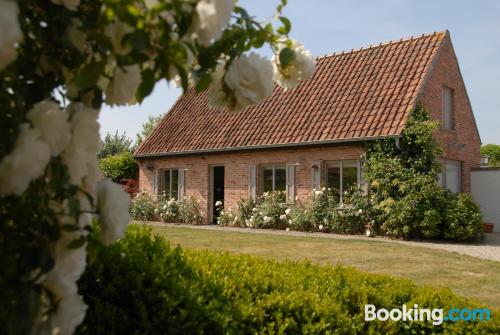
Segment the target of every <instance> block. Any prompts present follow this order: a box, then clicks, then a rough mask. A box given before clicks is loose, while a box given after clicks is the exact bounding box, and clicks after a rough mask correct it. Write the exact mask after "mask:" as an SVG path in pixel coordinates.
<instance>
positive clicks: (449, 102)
mask: <svg viewBox="0 0 500 335" xmlns="http://www.w3.org/2000/svg"><path fill="white" fill-rule="evenodd" d="M453 121H454V120H453V90H452V89H451V88H449V87H443V128H444V129H447V130H454V129H455V125H454V124H453V123H454V122H453Z"/></svg>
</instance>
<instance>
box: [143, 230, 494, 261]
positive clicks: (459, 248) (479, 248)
mask: <svg viewBox="0 0 500 335" xmlns="http://www.w3.org/2000/svg"><path fill="white" fill-rule="evenodd" d="M144 223H145V224H147V225H151V226H158V227H165V226H166V227H183V228H191V229H206V230H223V231H234V232H239V233H250V234H268V235H283V236H298V237H320V238H331V239H341V240H365V241H379V242H390V243H400V244H405V245H409V246H415V247H423V248H430V249H439V250H445V251H450V252H456V253H459V254H463V255H468V256H472V257H477V258H483V259H489V260H493V261H498V262H500V233H493V234H486V238H485V240H484V241H482V242H477V243H451V242H441V241H436V242H433V241H425V242H420V241H403V240H396V239H391V238H387V237H366V236H362V235H340V234H324V233H307V232H299V231H284V230H272V229H250V228H235V227H221V226H216V225H199V226H195V225H186V224H169V223H159V222H144Z"/></svg>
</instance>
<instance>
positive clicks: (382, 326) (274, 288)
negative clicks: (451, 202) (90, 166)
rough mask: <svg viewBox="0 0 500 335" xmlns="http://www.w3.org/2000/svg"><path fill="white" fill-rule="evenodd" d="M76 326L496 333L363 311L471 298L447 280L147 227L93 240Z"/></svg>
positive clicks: (491, 326)
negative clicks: (189, 245) (202, 246)
mask: <svg viewBox="0 0 500 335" xmlns="http://www.w3.org/2000/svg"><path fill="white" fill-rule="evenodd" d="M95 252H96V253H95V254H94V255H93V257H92V259H93V261H92V262H91V264H90V266H89V267H88V268H87V271H86V272H85V274H84V275H83V277H82V279H81V280H80V283H79V287H80V288H81V293H82V294H83V296H84V297H86V298H85V299H86V303H87V304H88V305H89V308H88V310H87V315H86V318H85V320H84V323H83V324H82V325H81V326H80V327H79V328H78V333H80V334H333V333H335V334H430V333H436V334H437V333H447V334H499V333H500V322H499V321H498V320H497V319H496V318H497V315H498V311H496V310H494V311H492V312H493V317H492V319H491V320H490V321H482V322H456V323H448V322H445V323H443V324H442V325H441V326H433V325H432V322H392V321H388V322H380V321H371V322H367V321H364V305H365V304H367V303H370V304H374V305H376V306H378V307H383V308H387V309H391V308H400V307H401V306H402V305H403V304H406V305H409V306H413V305H414V304H418V305H419V306H421V307H428V308H444V309H445V311H446V310H447V309H449V308H451V307H456V308H464V307H467V308H473V307H483V308H484V306H481V305H480V304H478V303H477V302H473V301H471V300H468V299H465V298H461V297H458V296H456V295H454V294H453V293H452V292H451V291H450V290H449V289H434V288H431V287H421V286H417V285H415V284H413V283H412V282H411V281H408V280H403V279H396V278H391V277H388V276H382V275H374V274H367V273H362V272H359V271H357V270H354V269H351V268H345V267H341V266H337V267H331V266H320V265H313V264H311V263H309V262H304V261H302V262H295V261H285V262H279V261H273V260H264V259H262V258H257V257H251V256H245V255H240V256H235V255H230V254H228V253H224V252H210V251H191V250H188V251H183V250H181V249H180V248H172V247H170V246H169V244H168V242H167V241H165V240H164V239H163V238H162V237H158V236H151V232H150V230H149V229H147V228H138V227H132V228H131V229H129V231H128V233H127V236H126V238H124V239H123V240H122V241H120V242H119V243H117V244H115V245H113V246H110V247H103V246H100V247H98V248H97V249H96V250H95Z"/></svg>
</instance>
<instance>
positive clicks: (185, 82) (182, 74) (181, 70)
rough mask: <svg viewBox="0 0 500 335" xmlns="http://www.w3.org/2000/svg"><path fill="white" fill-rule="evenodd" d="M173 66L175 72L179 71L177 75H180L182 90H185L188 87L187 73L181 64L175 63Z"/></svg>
mask: <svg viewBox="0 0 500 335" xmlns="http://www.w3.org/2000/svg"><path fill="white" fill-rule="evenodd" d="M175 67H176V68H177V72H178V73H179V76H180V77H181V83H182V90H183V91H184V92H186V91H187V89H188V86H189V78H188V74H187V72H186V70H185V69H184V68H183V67H182V66H179V65H176V66H175Z"/></svg>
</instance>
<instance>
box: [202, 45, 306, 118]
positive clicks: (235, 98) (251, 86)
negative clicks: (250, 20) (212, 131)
mask: <svg viewBox="0 0 500 335" xmlns="http://www.w3.org/2000/svg"><path fill="white" fill-rule="evenodd" d="M285 46H286V45H285V44H283V45H282V46H281V47H280V49H278V52H277V53H276V54H275V55H274V57H273V59H272V61H269V60H268V59H266V58H264V57H262V56H259V55H257V54H255V53H253V52H250V53H249V54H248V55H246V54H244V55H242V56H240V57H239V58H237V59H235V60H234V61H233V62H232V63H231V64H230V65H229V67H228V68H227V70H226V69H225V64H220V65H219V66H218V67H217V68H216V70H215V71H214V73H213V75H212V79H213V85H212V87H211V88H210V90H209V92H208V101H209V103H210V104H211V105H212V106H214V107H224V106H229V107H230V109H232V110H234V111H240V110H242V109H244V108H245V107H247V106H249V105H255V104H258V103H261V102H263V101H265V100H266V99H267V98H268V97H269V96H270V95H271V94H272V93H273V89H274V82H273V80H274V81H276V82H277V83H278V84H279V85H280V86H281V87H283V88H284V89H289V88H294V87H296V86H297V85H298V84H299V82H300V81H301V80H305V79H308V78H310V77H311V76H312V74H313V73H314V69H315V63H314V59H313V57H312V55H311V53H310V52H309V51H307V50H305V49H304V46H303V45H302V44H301V43H299V42H296V41H292V48H291V49H292V50H293V52H294V55H295V56H294V58H293V60H292V61H291V62H290V63H289V64H287V65H286V66H283V65H282V64H280V62H279V54H280V52H281V50H282V49H283V47H285Z"/></svg>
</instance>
